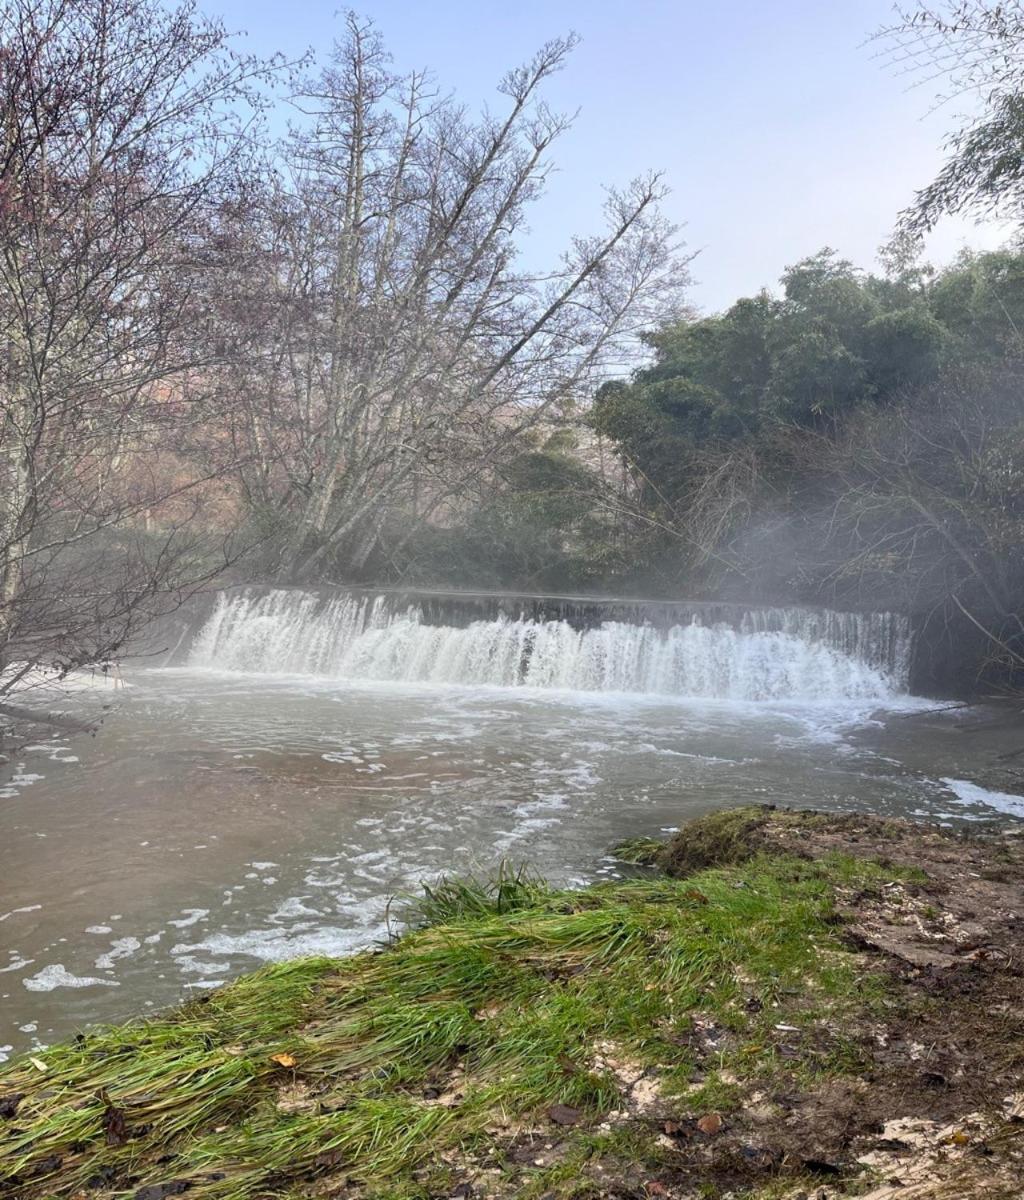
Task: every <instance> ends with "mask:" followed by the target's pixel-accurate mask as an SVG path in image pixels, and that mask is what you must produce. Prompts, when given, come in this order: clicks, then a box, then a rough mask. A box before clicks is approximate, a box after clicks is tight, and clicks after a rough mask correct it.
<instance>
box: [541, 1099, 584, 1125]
mask: <svg viewBox="0 0 1024 1200" xmlns="http://www.w3.org/2000/svg"><path fill="white" fill-rule="evenodd" d="M582 1115H583V1114H582V1113H581V1112H580V1110H579V1109H578V1108H570V1107H569V1105H568V1104H552V1106H551V1107H550V1108H549V1109H548V1116H549V1117H550V1118H551V1120H552V1121H554V1123H555V1124H556V1125H576V1124H577V1123H578V1122H579V1119H580V1117H581V1116H582Z"/></svg>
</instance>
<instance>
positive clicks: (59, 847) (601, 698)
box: [0, 670, 1024, 1056]
mask: <svg viewBox="0 0 1024 1200" xmlns="http://www.w3.org/2000/svg"><path fill="white" fill-rule="evenodd" d="M127 682H128V683H129V684H130V686H129V687H127V688H125V689H117V690H113V689H111V688H109V687H108V688H104V689H96V690H91V691H84V692H82V693H76V694H74V695H65V696H63V697H62V698H61V704H62V707H63V708H64V709H65V710H67V711H68V712H73V713H76V714H77V715H79V716H82V717H84V718H86V719H99V718H102V724H101V725H100V727H99V729H98V731H97V733H96V735H95V736H89V735H78V736H73V737H68V736H61V737H54V738H53V739H50V740H47V741H44V742H38V743H35V744H34V745H33V746H32V747H31V748H26V749H25V750H24V751H23V752H22V753H20V754H19V756H18V757H17V759H16V761H14V762H13V763H12V764H11V765H10V766H9V767H6V768H3V773H2V774H0V1056H9V1055H11V1054H14V1053H18V1052H21V1051H24V1050H26V1049H30V1048H31V1047H33V1046H39V1045H45V1044H47V1043H49V1042H51V1041H53V1040H55V1039H57V1038H61V1037H66V1036H68V1035H70V1034H71V1033H73V1032H74V1031H75V1030H77V1029H79V1028H81V1027H84V1026H87V1025H89V1024H91V1023H95V1022H102V1021H112V1020H121V1019H124V1018H127V1017H129V1016H131V1015H133V1014H135V1013H138V1012H145V1011H150V1010H152V1009H154V1008H159V1007H163V1006H166V1005H168V1004H171V1003H173V1002H175V1001H176V1000H178V999H180V998H181V997H182V996H186V995H189V994H195V993H196V992H197V991H201V990H203V989H208V988H211V987H216V986H217V985H219V984H220V983H222V982H224V981H225V980H227V979H229V978H231V977H232V976H234V975H237V974H238V973H240V972H242V971H245V970H250V969H252V968H254V967H256V966H258V965H260V964H261V963H264V962H268V961H275V960H280V959H284V958H288V957H293V956H296V955H303V954H343V953H346V952H350V951H352V950H354V949H357V948H359V947H363V946H367V945H371V944H373V943H374V942H375V941H377V940H379V939H381V938H383V937H384V936H385V935H386V932H387V928H388V920H389V902H390V900H391V898H393V897H395V896H399V897H401V896H404V895H408V894H411V893H414V892H415V891H416V889H417V887H418V886H419V884H420V883H421V881H423V880H427V879H432V878H435V877H436V876H437V875H438V874H439V873H441V872H477V873H487V872H489V871H492V870H493V869H494V868H495V867H496V865H497V864H498V863H499V862H500V861H501V860H503V859H505V860H514V861H516V862H528V863H529V864H530V865H531V866H532V867H534V868H535V869H536V870H537V871H538V872H540V873H541V874H543V875H545V876H547V877H549V878H550V879H552V880H554V881H555V882H557V883H560V884H568V885H577V884H583V883H585V882H588V881H591V880H594V879H599V878H601V877H603V876H607V875H609V874H611V873H614V872H615V870H616V867H615V864H614V862H613V861H612V860H611V859H610V858H609V856H608V853H607V852H608V849H609V847H610V846H612V845H613V844H614V843H615V842H616V841H618V840H621V839H622V838H624V837H633V836H638V835H642V834H655V835H657V834H659V833H664V832H666V831H669V830H672V829H674V828H675V827H677V826H678V824H679V823H680V821H682V820H684V819H685V818H687V817H690V816H694V815H697V814H699V813H701V812H704V811H707V810H710V809H713V808H717V807H721V806H723V805H731V804H737V803H750V802H758V803H774V804H785V805H796V806H811V807H815V808H819V809H826V810H835V811H849V810H867V811H870V812H874V813H879V814H883V815H899V816H914V817H921V818H925V819H930V820H935V821H939V822H946V823H948V822H963V821H982V822H991V823H1003V824H1005V823H1007V822H1009V821H1012V820H1016V819H1019V818H1022V817H1024V798H1021V797H1020V796H1019V795H1017V792H1024V755H1022V756H1021V757H1018V758H1014V757H1012V755H1013V753H1014V751H1016V750H1018V749H1021V748H1024V727H1022V723H1021V721H1020V719H1019V714H1016V713H1009V714H1008V715H1000V714H995V715H993V714H992V713H987V712H984V711H980V710H954V711H949V712H944V713H935V712H930V711H923V710H929V709H931V708H933V707H934V702H924V701H918V700H912V699H897V700H892V701H889V702H887V705H886V707H885V708H884V709H879V708H878V707H877V701H875V702H871V703H868V702H853V701H846V702H843V703H839V704H816V705H800V704H795V703H773V704H763V703H762V704H758V703H738V702H718V701H709V700H700V701H687V700H684V699H665V698H663V697H661V698H658V697H651V696H643V695H630V696H623V695H612V694H588V693H568V692H566V693H554V692H540V691H537V692H530V691H528V690H526V689H500V688H467V687H447V686H410V685H397V684H377V685H356V684H352V683H345V682H340V681H337V680H315V679H305V678H299V677H271V676H266V675H261V676H255V675H240V674H228V673H216V672H209V671H196V670H142V671H137V672H135V673H133V674H130V675H129V676H128V677H127ZM1007 754H1009V755H1011V757H1008V758H1007V757H1004V756H1005V755H1007Z"/></svg>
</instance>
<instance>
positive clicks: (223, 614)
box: [190, 590, 909, 702]
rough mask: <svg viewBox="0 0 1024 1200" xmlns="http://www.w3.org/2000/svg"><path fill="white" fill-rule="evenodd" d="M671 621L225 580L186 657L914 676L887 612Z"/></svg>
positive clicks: (335, 674) (830, 687) (732, 676)
mask: <svg viewBox="0 0 1024 1200" xmlns="http://www.w3.org/2000/svg"><path fill="white" fill-rule="evenodd" d="M702 619H703V618H702V616H701V612H700V610H698V609H695V610H694V611H693V613H692V614H690V615H688V617H687V619H686V621H685V623H680V624H676V625H672V626H671V627H669V628H667V629H661V628H656V627H655V626H654V625H651V624H633V623H629V622H625V621H605V622H603V623H601V624H599V625H596V626H594V627H592V628H585V629H576V628H574V627H573V625H571V624H570V623H569V622H568V621H565V620H548V621H543V620H535V619H532V618H530V619H527V618H525V617H524V618H520V619H518V620H516V619H511V618H509V617H505V616H502V617H499V618H497V619H495V620H480V621H473V622H471V623H470V624H468V625H463V626H456V625H437V624H428V623H427V622H426V621H425V620H424V616H423V613H422V612H421V610H419V609H418V608H416V607H415V606H413V607H404V608H398V609H396V608H395V607H394V605H393V603H392V601H391V599H390V598H389V597H386V596H379V597H376V598H370V599H367V598H364V597H359V596H355V595H351V594H347V593H341V594H339V595H335V596H334V597H333V598H331V599H328V600H326V601H324V600H322V599H321V598H320V597H319V596H317V595H315V594H313V593H308V592H301V591H290V590H274V591H270V592H263V593H237V592H230V593H223V594H222V595H221V596H220V597H219V600H218V604H217V607H216V609H215V611H214V613H213V615H212V616H211V617H210V619H209V621H208V622H207V623H206V625H205V626H204V628H203V629H202V630H201V631H200V633H199V635H198V637H197V638H196V641H195V643H194V645H193V648H192V652H191V660H190V661H191V665H192V666H193V667H200V668H206V669H212V670H226V671H242V672H259V673H277V674H292V675H313V676H320V677H322V678H332V679H339V680H340V679H349V680H371V681H391V682H401V683H438V684H470V685H485V686H492V687H529V688H542V689H564V690H568V691H582V692H607V693H622V692H634V693H637V692H639V693H653V694H659V695H670V696H689V697H697V698H707V699H721V700H741V701H743V700H748V701H749V700H798V701H812V702H813V701H821V700H835V699H843V700H847V699H885V698H889V697H892V696H894V695H896V694H897V693H899V692H900V691H902V690H903V689H904V688H905V686H906V662H907V653H908V649H909V635H908V634H907V632H906V629H905V625H904V624H903V623H902V622H901V619H900V618H897V617H893V616H891V615H889V614H884V613H883V614H870V613H867V614H865V613H828V612H820V611H814V610H805V609H765V610H750V611H747V612H744V613H743V614H742V616H741V617H740V619H739V621H738V624H737V625H735V626H734V625H729V624H725V623H723V622H722V621H720V620H719V621H716V622H715V623H712V624H703V623H702Z"/></svg>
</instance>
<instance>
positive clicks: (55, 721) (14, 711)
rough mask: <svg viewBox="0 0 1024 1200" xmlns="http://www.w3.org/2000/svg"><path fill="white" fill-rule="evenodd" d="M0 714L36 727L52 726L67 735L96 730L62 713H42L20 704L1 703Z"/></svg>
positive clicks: (39, 710) (86, 723)
mask: <svg viewBox="0 0 1024 1200" xmlns="http://www.w3.org/2000/svg"><path fill="white" fill-rule="evenodd" d="M0 714H2V715H3V716H5V717H14V718H15V719H16V720H19V721H34V722H36V724H38V725H53V726H55V727H56V728H58V729H64V730H66V731H67V732H68V733H92V732H93V731H94V730H95V728H96V726H95V725H91V724H89V723H88V722H87V721H80V720H78V719H77V718H76V717H68V716H65V715H64V713H59V712H44V711H43V710H42V709H38V708H25V707H23V706H22V705H21V704H7V703H2V704H0Z"/></svg>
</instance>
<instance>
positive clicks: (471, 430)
mask: <svg viewBox="0 0 1024 1200" xmlns="http://www.w3.org/2000/svg"><path fill="white" fill-rule="evenodd" d="M879 36H880V38H881V39H882V40H881V43H880V44H881V45H882V46H883V47H884V52H885V54H887V55H888V56H889V58H890V60H891V61H892V62H894V63H896V64H897V65H909V66H911V67H914V66H915V65H916V66H919V67H923V68H924V69H930V68H935V69H936V70H938V71H940V72H941V71H943V70H945V65H944V64H945V63H946V62H947V61H950V62H952V64H953V67H952V71H953V75H952V83H953V84H954V86H956V87H958V88H961V89H963V88H973V89H974V90H975V91H977V92H978V93H979V94H980V95H982V97H983V103H982V105H981V107H980V109H979V116H978V118H977V119H976V120H975V121H974V122H972V123H971V124H970V125H969V126H968V127H966V128H964V129H961V130H959V131H958V132H956V133H954V135H953V137H952V139H951V142H950V146H949V161H948V163H947V165H946V167H945V168H944V169H943V171H942V173H941V174H940V176H939V177H938V179H937V180H936V181H934V182H933V184H931V185H930V186H929V187H927V188H925V189H924V190H923V191H922V192H921V193H920V194H919V196H918V197H917V198H916V200H915V202H914V203H913V204H912V206H911V207H910V208H908V211H907V212H906V213H905V214H904V215H903V217H902V218H901V220H900V224H899V229H898V232H897V235H896V236H895V237H894V239H893V242H892V244H891V245H890V247H888V249H887V252H886V255H885V257H884V264H883V270H881V271H879V272H878V273H877V274H864V273H862V272H859V271H857V270H856V269H855V268H854V267H853V266H852V265H851V264H850V263H848V262H845V261H844V260H843V259H842V258H841V257H840V256H839V255H837V254H835V253H834V252H832V251H829V250H825V251H821V252H819V253H817V254H815V255H813V256H812V257H810V258H807V259H805V260H803V261H801V262H799V263H797V264H796V265H795V266H793V267H791V268H789V269H788V270H787V271H786V273H785V275H784V276H783V278H782V280H781V281H780V287H779V289H778V290H777V291H774V292H770V291H764V292H761V293H759V294H758V295H756V296H752V297H747V298H744V299H742V300H739V301H738V302H736V303H735V304H734V305H732V306H731V307H730V308H729V309H728V310H726V311H725V312H722V313H719V314H715V315H713V316H705V317H699V316H696V315H695V314H694V313H693V312H692V311H690V310H689V309H688V307H687V304H686V286H687V283H688V273H687V268H688V263H689V256H688V255H687V253H686V251H685V248H684V247H683V246H682V245H681V244H680V242H679V238H678V231H677V230H676V228H675V227H674V226H673V225H672V224H671V222H670V221H669V220H668V219H667V218H666V216H665V215H664V198H665V187H664V185H663V182H662V181H661V179H660V177H659V176H658V175H657V174H656V173H651V174H650V175H648V176H645V177H643V178H640V179H636V180H633V181H626V182H625V183H624V184H623V185H622V186H621V187H620V188H619V189H617V190H611V191H609V192H608V193H607V194H606V195H605V196H604V204H603V223H602V224H601V225H599V226H598V227H597V228H595V229H593V230H591V231H588V232H585V233H581V234H579V235H578V236H576V237H574V238H572V239H571V240H570V242H569V244H568V245H567V247H566V249H565V252H564V253H563V255H562V256H561V257H560V258H559V259H558V260H557V261H555V262H553V263H551V264H550V265H549V266H548V267H547V268H546V269H536V268H528V267H527V266H526V265H524V262H525V260H524V257H523V254H522V249H523V245H524V239H525V236H526V231H527V221H528V219H529V215H530V213H531V210H532V209H533V207H534V205H535V204H536V202H537V201H538V200H539V198H540V197H541V195H542V194H543V189H544V184H545V179H546V177H547V175H548V173H549V172H550V171H551V170H552V168H553V163H554V161H555V159H554V156H555V152H556V150H557V143H558V140H559V139H560V138H561V137H562V136H563V135H564V134H565V133H566V131H567V130H568V129H569V127H570V126H571V119H570V118H569V117H568V116H566V115H565V114H562V113H559V112H557V111H554V110H552V109H551V108H550V107H549V105H548V104H547V102H546V101H545V98H544V92H545V87H546V85H547V83H548V81H549V80H550V79H551V77H552V75H554V74H555V73H556V72H558V71H560V70H561V69H562V68H563V66H564V65H565V63H566V61H567V59H568V57H569V56H570V55H571V53H572V50H573V47H574V44H575V39H574V38H572V37H569V38H564V39H557V40H555V41H552V42H550V43H548V44H547V45H545V46H543V47H541V48H540V50H539V51H538V52H537V54H536V55H535V56H533V57H532V58H531V59H530V60H529V61H528V62H526V63H525V64H522V65H521V66H519V67H515V68H513V69H512V70H510V71H509V72H508V74H507V75H506V76H505V77H504V78H503V79H501V80H500V81H499V83H498V92H499V96H500V101H501V103H500V105H495V106H492V107H491V108H489V109H487V110H485V111H483V112H482V113H480V114H478V115H474V114H473V113H472V112H471V111H470V110H469V109H468V108H466V107H465V106H464V105H462V104H460V103H458V102H457V101H456V99H455V98H454V97H452V96H450V95H449V94H448V93H447V92H445V91H444V90H443V88H442V87H441V86H440V85H439V84H438V83H437V82H436V81H435V80H433V79H432V78H431V77H430V76H429V75H426V74H422V73H418V72H417V73H411V74H402V73H399V72H398V71H396V70H395V68H394V65H393V63H392V61H391V59H390V57H389V55H388V53H387V49H386V46H385V44H384V42H383V40H382V38H381V36H380V34H379V33H378V31H377V30H376V29H375V28H374V26H373V25H372V23H370V22H367V21H365V20H363V19H362V18H360V17H358V16H357V15H355V14H349V15H348V16H346V17H344V18H343V19H342V21H341V26H340V29H339V30H338V37H337V40H336V41H335V43H334V46H333V48H332V50H331V51H330V52H329V54H328V55H327V56H326V59H325V61H323V62H320V63H318V62H316V61H313V59H312V58H304V59H302V60H300V61H296V62H289V61H285V60H283V59H281V58H274V59H271V60H268V61H259V60H256V59H254V58H249V57H246V56H243V55H239V54H238V53H237V51H236V50H235V48H234V45H233V42H232V39H231V38H230V37H229V36H228V34H227V32H226V31H225V29H224V27H223V26H222V25H221V24H220V23H218V22H216V21H212V20H209V19H207V18H204V17H201V16H200V15H199V14H198V11H197V9H196V8H195V6H194V4H191V3H186V4H184V5H182V6H179V7H164V6H162V5H161V4H159V3H158V2H157V0H11V2H10V3H9V4H7V5H6V6H5V7H4V8H3V10H2V12H0V92H2V95H3V112H4V116H3V121H2V127H0V349H2V354H0V670H2V672H3V674H2V675H0V692H3V691H5V690H10V688H12V687H13V686H15V685H16V684H17V683H18V681H19V678H20V677H23V676H24V677H27V676H28V675H29V673H30V672H31V670H32V668H33V667H34V666H36V665H40V664H43V665H47V666H50V667H53V668H55V669H56V670H57V671H59V672H64V671H69V670H73V669H75V668H76V667H79V666H82V665H86V664H91V663H97V662H103V661H105V660H108V659H112V658H116V657H117V655H118V654H120V653H121V652H123V650H124V648H125V647H126V646H128V645H130V644H131V643H132V642H133V640H134V639H135V638H136V637H137V635H138V633H139V632H140V630H142V629H143V628H144V627H145V626H146V625H147V624H148V623H149V622H151V621H152V620H154V619H155V618H156V617H158V616H159V615H160V614H162V613H164V612H166V611H167V610H168V609H169V608H172V607H174V606H175V605H177V604H179V603H181V601H182V599H183V598H185V597H187V596H188V595H189V594H190V593H191V592H193V591H194V590H195V589H196V588H199V587H203V586H208V585H210V584H212V583H214V582H218V581H223V580H225V579H238V578H259V579H261V580H276V581H280V582H288V583H309V582H317V581H322V580H330V581H334V582H344V581H359V582H368V581H373V582H379V583H404V584H408V585H415V584H421V585H422V584H434V585H436V584H444V585H449V586H472V587H484V586H495V587H512V588H519V589H524V590H567V589H575V590H580V589H586V590H589V591H610V590H613V589H614V590H615V591H619V592H621V591H629V592H633V593H635V594H652V595H675V596H679V595H689V596H709V597H710V596H716V597H732V598H742V599H744V600H770V601H776V602H777V601H784V602H799V603H833V604H841V605H844V606H852V607H863V606H868V607H880V606H886V607H888V606H892V607H900V608H902V609H908V610H911V611H913V612H914V613H915V614H917V616H918V617H919V619H920V620H921V621H922V622H923V624H924V626H925V627H926V629H927V631H928V637H927V639H926V641H927V644H928V645H929V646H930V647H931V648H932V655H933V659H934V662H933V664H932V666H933V668H934V669H933V674H934V676H935V679H936V685H937V686H941V685H945V684H948V683H950V682H951V680H952V674H950V672H948V671H947V672H946V674H947V675H948V676H949V678H944V677H943V671H944V670H945V668H944V667H943V665H942V664H943V663H944V662H945V661H946V660H945V659H944V653H945V652H948V658H949V661H950V662H952V661H953V660H955V662H956V671H955V672H953V674H956V676H957V679H958V681H959V680H961V679H962V677H963V676H964V674H965V672H966V673H968V674H970V673H972V672H973V675H974V676H975V677H977V676H982V677H984V678H985V679H986V680H987V681H988V682H989V683H991V684H993V685H998V686H1012V685H1013V684H1014V683H1015V682H1017V681H1018V680H1019V678H1020V676H1021V668H1022V667H1024V657H1022V656H1024V640H1022V635H1024V627H1022V624H1021V620H1022V612H1024V604H1022V603H1021V601H1020V600H1019V597H1020V596H1021V595H1022V594H1024V591H1022V584H1024V579H1022V578H1021V576H1022V573H1024V566H1022V564H1024V511H1022V507H1024V505H1022V501H1021V495H1022V491H1021V486H1020V484H1021V479H1022V475H1021V470H1022V467H1024V464H1022V462H1021V451H1020V449H1019V447H1020V446H1021V444H1022V443H1021V438H1020V433H1021V424H1022V416H1024V410H1022V408H1021V404H1020V400H1019V396H1020V374H1021V373H1020V361H1021V358H1022V355H1021V344H1020V343H1021V337H1022V336H1024V257H1022V255H1021V254H1020V253H1019V252H1017V251H1016V250H1013V249H1010V250H1006V251H1004V252H1000V253H997V254H988V255H976V256H971V255H965V256H963V257H962V259H961V260H960V261H958V262H956V263H955V264H953V265H952V266H950V267H948V268H946V269H944V270H941V271H938V272H935V271H932V270H931V269H930V268H928V267H927V266H926V265H923V264H922V263H921V261H920V257H919V240H920V236H921V234H922V232H923V231H924V230H926V229H927V228H928V227H930V225H931V224H933V223H934V221H935V220H937V219H938V217H939V216H940V215H941V214H942V213H944V212H947V211H972V210H973V211H982V212H987V211H989V210H990V209H992V208H996V209H997V210H1000V211H1004V212H1008V213H1010V214H1013V213H1014V212H1015V210H1016V207H1017V206H1018V203H1019V196H1020V188H1021V182H1020V181H1021V173H1020V169H1019V164H1020V161H1021V155H1020V153H1019V148H1020V145H1021V143H1022V141H1024V126H1021V127H1020V128H1018V127H1017V126H1016V125H1014V119H1015V117H1014V114H1015V113H1016V112H1017V111H1018V102H1019V99H1020V97H1021V95H1024V80H1022V78H1021V74H1020V70H1021V67H1020V64H1021V63H1022V62H1024V55H1022V54H1021V46H1022V44H1024V14H1022V10H1021V8H1020V7H1019V6H1018V5H1016V4H1011V5H1000V6H998V7H995V6H992V5H989V4H987V3H965V4H961V5H958V6H956V7H954V8H951V9H949V11H948V12H945V13H937V12H935V11H933V10H924V9H922V10H921V11H920V12H912V13H909V14H907V15H905V17H903V18H902V19H901V21H900V23H899V24H897V25H895V26H894V27H893V28H891V29H887V30H884V31H882V32H881V33H880V35H879ZM951 47H952V48H954V49H956V48H959V52H958V53H956V54H954V55H953V56H952V58H949V54H950V48H951ZM285 102H286V103H287V105H288V111H289V112H291V113H292V114H293V117H292V120H291V122H290V125H289V130H288V132H287V134H286V135H285V136H283V137H271V136H270V134H269V132H268V122H267V115H268V113H269V111H270V110H271V109H272V108H273V107H274V106H275V105H278V106H280V105H281V104H282V103H285ZM1014 155H1016V157H1014ZM1014 163H1016V167H1015V166H1014ZM943 648H944V649H943Z"/></svg>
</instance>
